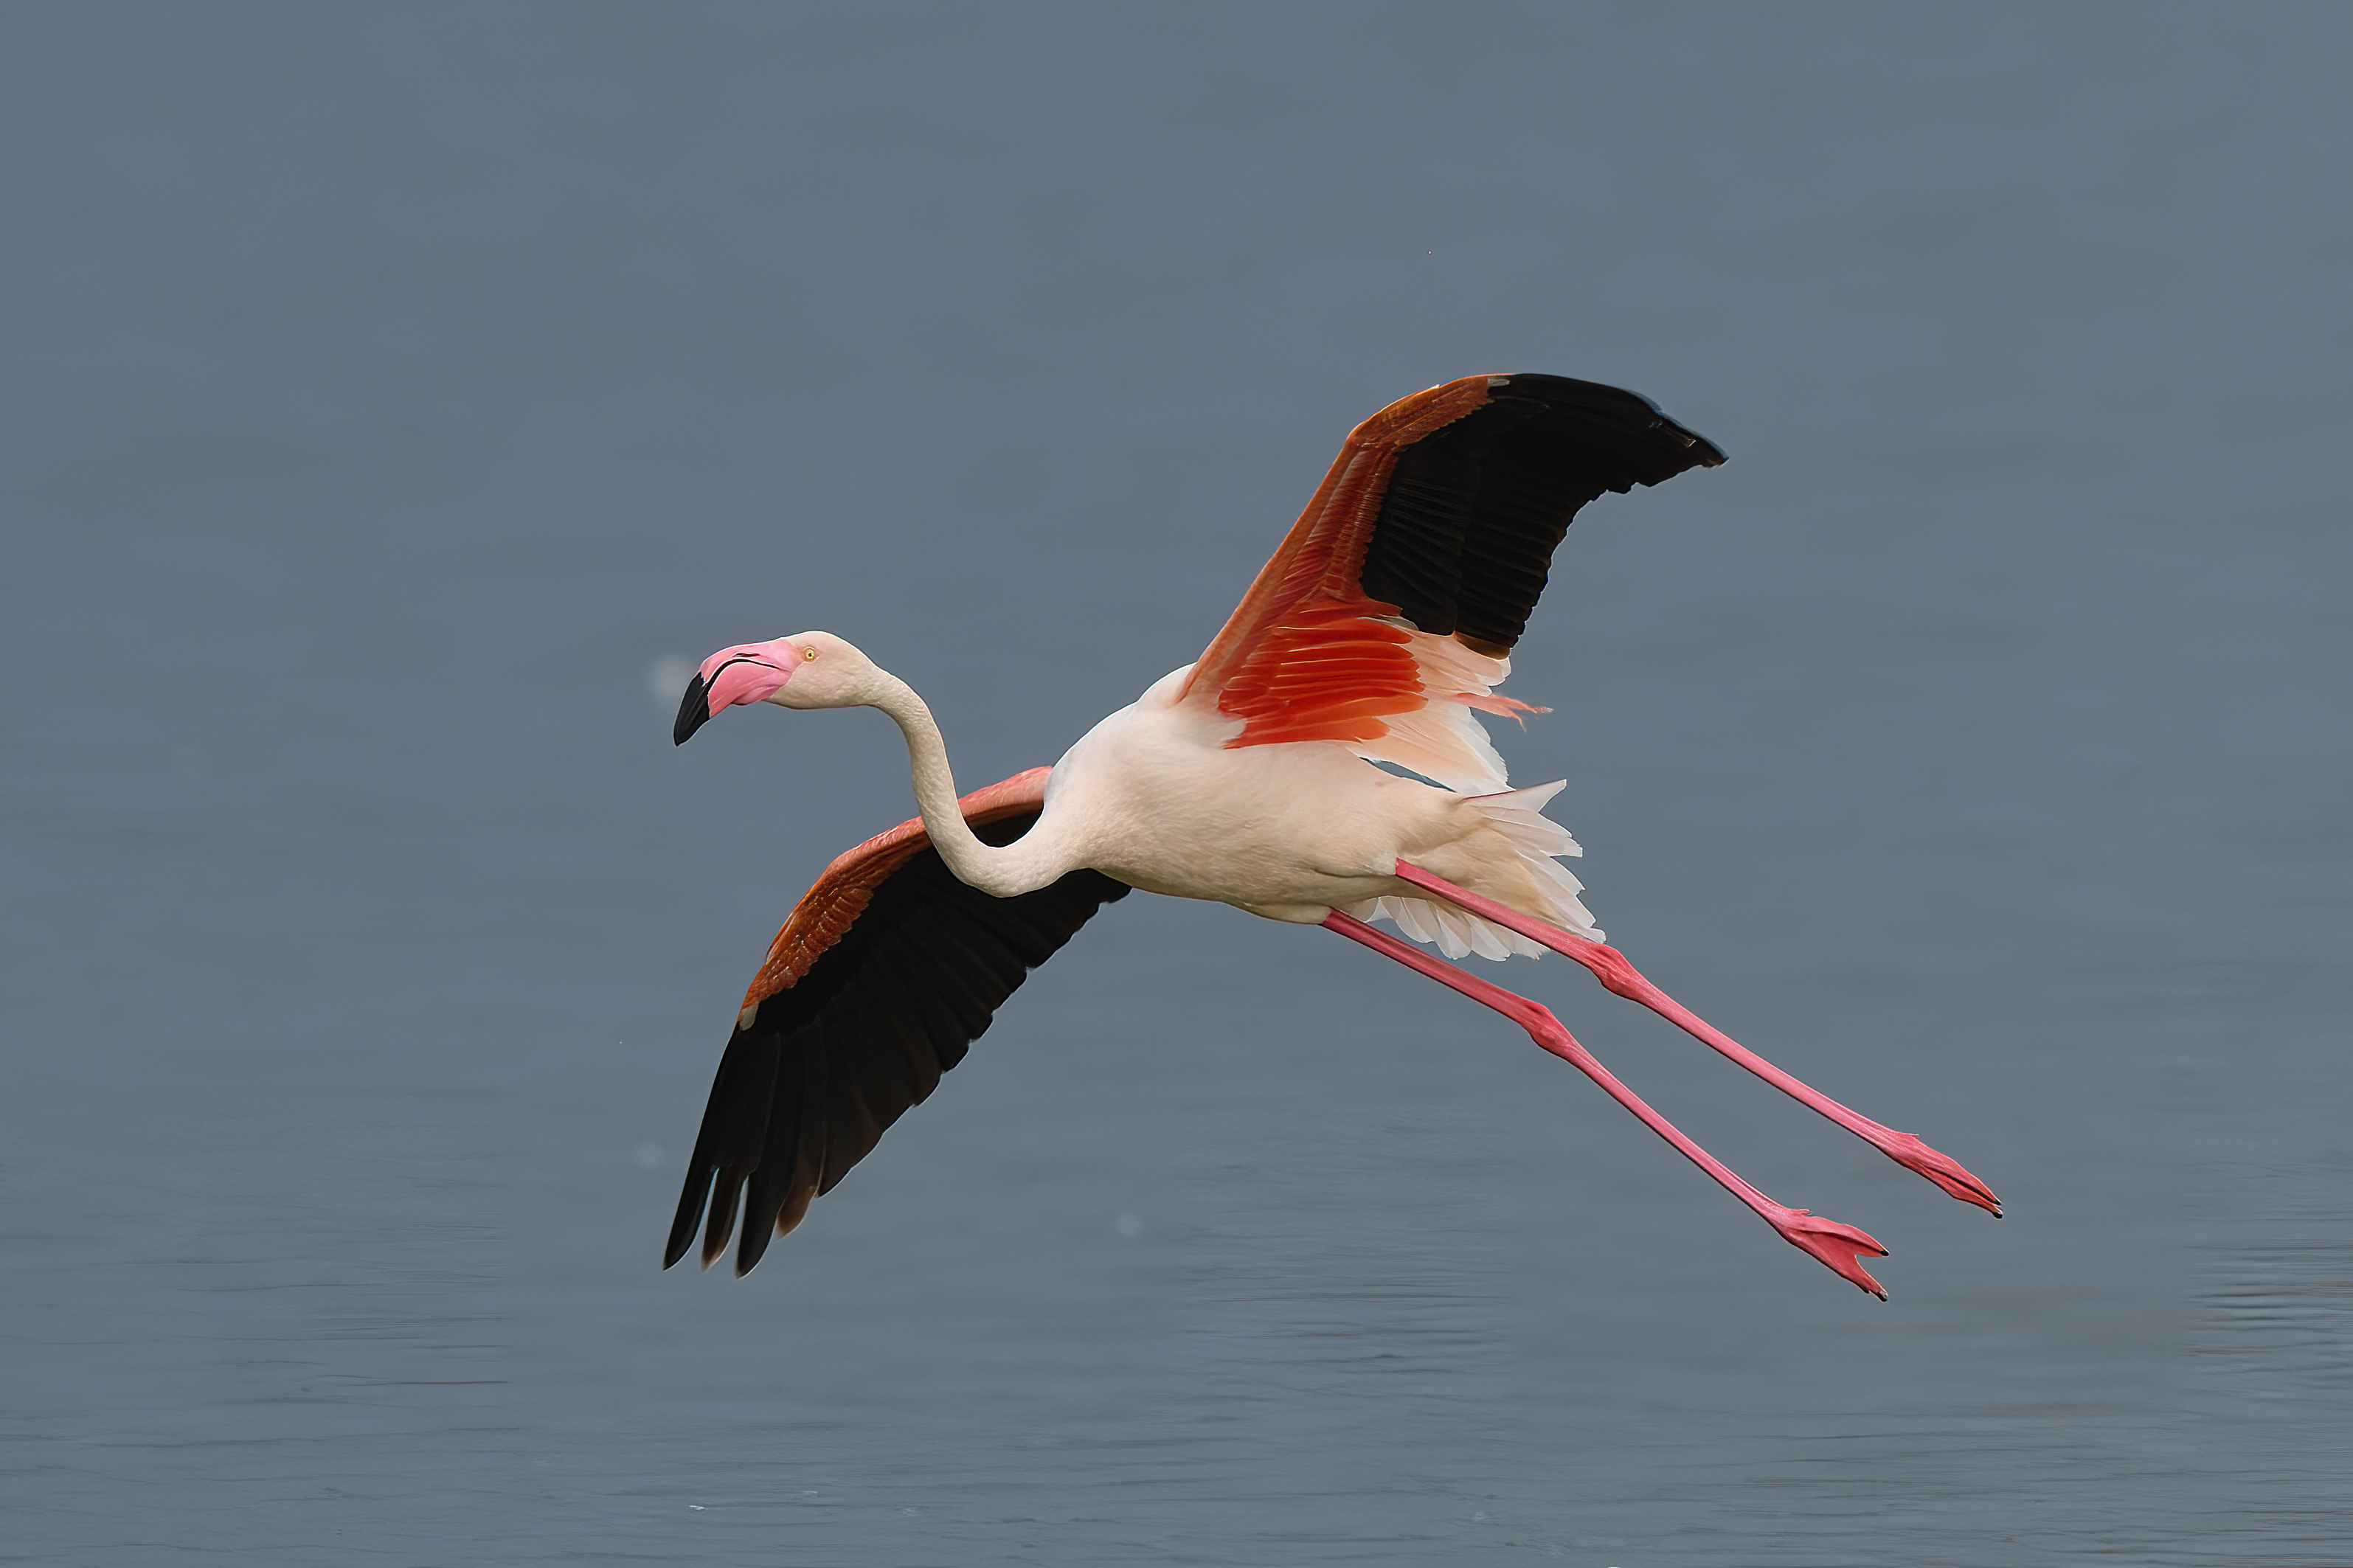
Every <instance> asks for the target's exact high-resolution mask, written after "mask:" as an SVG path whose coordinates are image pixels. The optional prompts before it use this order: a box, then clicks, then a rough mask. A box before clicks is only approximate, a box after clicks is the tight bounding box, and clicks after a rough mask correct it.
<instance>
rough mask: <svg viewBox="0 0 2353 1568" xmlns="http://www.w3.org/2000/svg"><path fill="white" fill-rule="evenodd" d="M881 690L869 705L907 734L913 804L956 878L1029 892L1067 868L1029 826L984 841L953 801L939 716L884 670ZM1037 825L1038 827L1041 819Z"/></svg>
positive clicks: (1004, 892)
mask: <svg viewBox="0 0 2353 1568" xmlns="http://www.w3.org/2000/svg"><path fill="white" fill-rule="evenodd" d="M875 673H876V674H878V675H880V676H881V689H880V690H879V692H878V693H877V694H876V696H875V698H874V700H873V705H874V706H875V707H877V708H880V709H881V710H882V711H883V712H885V713H887V714H889V715H890V716H891V720H892V722H893V723H895V724H897V725H898V726H899V732H900V733H901V734H902V735H904V736H906V738H907V761H908V763H910V764H911V767H912V769H913V774H914V785H915V806H916V809H917V810H919V811H921V812H922V813H923V831H924V832H925V833H927V834H929V835H930V836H931V840H932V847H934V848H935V849H937V850H938V851H939V852H940V858H941V859H943V860H944V861H946V862H947V866H948V869H949V870H951V871H953V872H955V877H956V880H958V881H960V882H963V883H964V884H965V885H966V886H967V887H974V888H978V889H980V890H981V891H982V892H984V893H987V894H990V895H992V896H994V897H996V898H1000V899H1009V898H1011V897H1013V896H1014V895H1015V894H1017V893H1029V892H1035V891H1036V890H1037V889H1039V888H1043V887H1045V886H1047V885H1048V884H1050V883H1051V882H1053V881H1055V880H1056V879H1059V878H1060V876H1061V875H1062V874H1063V873H1064V872H1066V871H1069V870H1071V867H1070V866H1069V865H1066V864H1063V863H1062V859H1061V857H1060V856H1059V855H1058V854H1057V853H1056V852H1055V848H1054V846H1053V844H1052V842H1051V840H1050V838H1049V837H1047V836H1046V835H1044V834H1041V833H1040V832H1039V830H1038V829H1037V828H1032V829H1031V830H1030V831H1029V833H1028V834H1026V835H1024V836H1023V837H1020V838H1018V839H1016V840H1015V841H1014V842H1013V843H1011V844H1008V845H1004V846H998V845H995V844H985V843H983V842H982V841H981V839H980V837H979V835H977V834H976V833H974V832H973V830H972V826H971V825H970V824H969V823H967V822H965V819H964V812H963V811H962V809H960V808H959V807H958V806H957V805H956V787H955V774H954V773H951V772H949V770H948V747H947V742H946V741H944V740H943V739H942V738H941V736H940V726H939V721H937V720H935V719H934V718H933V717H932V710H931V709H929V708H928V707H926V706H924V703H923V699H922V698H921V697H918V696H916V695H915V689H914V688H913V687H912V686H910V685H908V684H907V683H906V682H905V681H903V680H902V679H899V678H898V677H897V676H895V675H892V674H891V673H890V672H889V671H887V670H877V671H876V672H875ZM1039 826H1043V824H1042V823H1041V824H1040V825H1039Z"/></svg>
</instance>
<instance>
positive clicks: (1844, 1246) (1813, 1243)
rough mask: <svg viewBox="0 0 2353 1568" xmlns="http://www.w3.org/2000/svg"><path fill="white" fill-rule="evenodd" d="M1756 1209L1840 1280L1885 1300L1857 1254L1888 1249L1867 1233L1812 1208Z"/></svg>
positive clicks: (1772, 1206) (1883, 1253)
mask: <svg viewBox="0 0 2353 1568" xmlns="http://www.w3.org/2000/svg"><path fill="white" fill-rule="evenodd" d="M1768 1203H1769V1200H1768ZM1757 1213H1758V1214H1760V1215H1763V1216H1764V1218H1765V1223H1766V1224H1767V1225H1769V1226H1772V1227H1773V1228H1774V1229H1775V1230H1778V1231H1779V1232H1780V1233H1781V1239H1782V1240H1784V1241H1786V1242H1788V1244H1789V1245H1790V1246H1792V1247H1796V1248H1797V1249H1798V1250H1799V1251H1800V1252H1803V1253H1807V1254H1809V1255H1810V1256H1811V1257H1812V1258H1814V1259H1815V1261H1817V1262H1819V1263H1820V1264H1821V1265H1822V1266H1823V1267H1824V1268H1828V1269H1829V1270H1830V1271H1831V1273H1833V1274H1835V1275H1837V1276H1838V1277H1839V1278H1840V1279H1844V1280H1848V1281H1850V1282H1851V1283H1852V1284H1854V1285H1857V1286H1859V1287H1861V1288H1862V1289H1865V1290H1868V1291H1870V1292H1871V1293H1872V1294H1873V1295H1874V1296H1876V1297H1878V1298H1879V1299H1880V1300H1883V1301H1884V1300H1887V1290H1886V1289H1885V1287H1883V1286H1882V1285H1881V1284H1880V1283H1879V1281H1878V1280H1876V1279H1873V1278H1872V1277H1871V1271H1870V1270H1869V1269H1867V1268H1864V1267H1863V1266H1862V1261H1861V1258H1860V1255H1861V1254H1862V1253H1866V1252H1867V1253H1869V1254H1870V1255H1871V1256H1872V1257H1873V1258H1884V1257H1886V1256H1887V1248H1885V1247H1882V1246H1880V1245H1879V1243H1877V1242H1876V1241H1873V1239H1872V1238H1871V1237H1870V1236H1869V1235H1868V1234H1866V1233H1865V1232H1863V1231H1861V1230H1858V1229H1856V1228H1855V1227H1854V1226H1851V1225H1841V1224H1840V1223H1839V1222H1838V1221H1837V1220H1834V1219H1824V1218H1823V1217H1822V1216H1821V1215H1818V1214H1816V1213H1814V1212H1813V1211H1812V1210H1811V1209H1793V1208H1788V1207H1785V1206H1783V1205H1780V1204H1769V1206H1767V1207H1765V1208H1760V1209H1757Z"/></svg>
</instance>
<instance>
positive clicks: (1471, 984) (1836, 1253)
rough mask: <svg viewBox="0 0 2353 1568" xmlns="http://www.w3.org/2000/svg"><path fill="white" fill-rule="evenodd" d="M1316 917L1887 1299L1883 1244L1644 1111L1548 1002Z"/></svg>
mask: <svg viewBox="0 0 2353 1568" xmlns="http://www.w3.org/2000/svg"><path fill="white" fill-rule="evenodd" d="M1324 926H1325V928H1326V929H1328V930H1331V931H1338V932H1339V933H1340V934H1341V935H1342V936H1345V937H1346V938H1347V939H1348V940H1349V941H1351V942H1362V943H1364V944H1365V945H1366V947H1369V948H1371V949H1372V950H1373V951H1374V952H1379V953H1386V954H1387V955H1388V956H1389V957H1391V958H1394V959H1396V960H1397V961H1398V963H1402V964H1404V965H1405V966H1406V967H1407V968H1409V969H1414V970H1419V972H1420V973H1424V974H1427V975H1428V976H1430V978H1431V979H1432V980H1435V981H1437V982H1438V983H1439V984H1440V985H1444V986H1446V987H1448V988H1449V989H1451V990H1454V991H1459V992H1461V994H1463V995H1465V996H1468V997H1470V998H1471V999H1472V1001H1474V1002H1479V1003H1483V1004H1484V1005H1487V1006H1490V1007H1493V1009H1494V1010H1495V1011H1496V1012H1498V1013H1501V1014H1502V1015H1504V1016H1505V1017H1506V1018H1509V1019H1511V1020H1512V1022H1514V1023H1515V1024H1517V1025H1518V1026H1520V1027H1521V1028H1523V1029H1525V1030H1526V1031H1527V1032H1528V1037H1529V1038H1530V1039H1533V1040H1534V1041H1535V1043H1536V1044H1537V1045H1539V1046H1542V1047H1544V1048H1545V1049H1546V1050H1547V1051H1550V1052H1551V1053H1552V1054H1553V1055H1554V1056H1556V1057H1558V1058H1560V1059H1561V1060H1563V1061H1565V1062H1567V1063H1568V1064H1569V1066H1571V1067H1573V1068H1576V1069H1577V1071H1579V1072H1581V1073H1583V1074H1584V1075H1585V1076H1586V1077H1588V1078H1589V1079H1592V1080H1593V1081H1594V1082H1595V1083H1598V1084H1599V1085H1600V1086H1601V1089H1602V1091H1603V1092H1604V1093H1606V1094H1608V1095H1609V1098H1610V1099H1612V1100H1616V1101H1617V1102H1618V1103H1619V1104H1620V1105H1622V1106H1624V1107H1625V1108H1626V1109H1627V1110H1630V1111H1632V1112H1633V1113H1634V1114H1635V1115H1636V1116H1639V1117H1641V1119H1642V1124H1643V1125H1644V1126H1646V1127H1648V1128H1649V1129H1650V1130H1651V1131H1653V1132H1655V1133H1657V1134H1658V1135H1659V1136H1660V1137H1662V1138H1663V1139H1665V1140H1666V1141H1667V1142H1669V1143H1671V1144H1672V1145H1674V1148H1675V1151H1676V1152H1678V1153H1680V1154H1681V1155H1683V1158H1684V1159H1686V1160H1689V1161H1690V1162H1691V1163H1693V1164H1694V1165H1697V1166H1698V1167H1699V1168H1700V1169H1701V1170H1703V1171H1705V1172H1706V1173H1708V1174H1709V1175H1711V1176H1713V1177H1715V1180H1716V1181H1717V1182H1718V1183H1719V1184H1722V1186H1723V1187H1724V1189H1725V1191H1726V1192H1728V1193H1730V1194H1732V1195H1733V1196H1734V1197H1736V1198H1738V1199H1739V1200H1740V1201H1741V1202H1742V1203H1744V1204H1746V1205H1748V1206H1749V1207H1750V1208H1752V1209H1755V1210H1756V1211H1757V1215H1759V1216H1760V1217H1762V1218H1763V1219H1764V1221H1765V1223H1766V1224H1767V1225H1769V1226H1772V1227H1773V1228H1774V1229H1775V1230H1776V1231H1778V1233H1779V1234H1780V1237H1781V1239H1782V1240H1784V1241H1787V1242H1788V1244H1789V1245H1790V1246H1792V1247H1797V1248H1798V1249H1799V1251H1801V1252H1805V1253H1808V1254H1810V1255H1811V1256H1812V1257H1813V1258H1816V1259H1818V1260H1820V1262H1821V1263H1822V1264H1824V1265H1826V1266H1827V1267H1828V1268H1830V1269H1831V1271H1832V1272H1834V1273H1836V1274H1837V1275H1839V1276H1840V1277H1841V1279H1847V1280H1850V1281H1852V1283H1854V1284H1856V1285H1859V1286H1861V1287H1862V1289H1865V1290H1868V1291H1870V1292H1871V1293H1872V1294H1873V1295H1874V1296H1876V1297H1878V1298H1879V1299H1880V1300H1883V1301H1884V1300H1887V1292H1886V1291H1885V1290H1884V1289H1882V1288H1881V1286H1880V1283H1879V1281H1878V1280H1876V1279H1873V1278H1872V1277H1871V1274H1870V1272H1869V1271H1868V1270H1867V1269H1865V1268H1863V1266H1862V1262H1861V1260H1860V1256H1859V1255H1861V1254H1862V1253H1866V1252H1867V1253H1869V1254H1870V1255H1871V1256H1872V1257H1873V1258H1884V1257H1886V1256H1887V1249H1886V1248H1885V1247H1882V1246H1880V1245H1879V1243H1877V1242H1876V1241H1873V1239H1872V1238H1871V1237H1869V1236H1866V1235H1865V1234H1864V1233H1862V1231H1860V1230H1857V1229H1856V1228H1855V1227H1854V1226H1851V1225H1841V1224H1840V1223H1839V1222H1838V1221H1836V1220H1833V1219H1824V1218H1822V1217H1821V1216H1820V1215H1816V1214H1814V1213H1812V1212H1811V1211H1810V1210H1807V1209H1793V1208H1789V1207H1788V1206H1787V1205H1782V1204H1777V1203H1775V1202H1774V1201H1773V1200H1772V1199H1771V1198H1768V1197H1767V1196H1766V1195H1765V1194H1763V1193H1760V1192H1758V1191H1757V1189H1756V1188H1755V1187H1752V1186H1750V1185H1749V1184H1747V1183H1746V1182H1745V1181H1742V1180H1741V1179H1740V1177H1739V1176H1737V1175H1736V1174H1735V1173H1733V1171H1732V1169H1731V1167H1730V1166H1728V1165H1726V1164H1725V1163H1724V1162H1723V1161H1721V1160H1719V1159H1717V1158H1716V1157H1715V1155H1713V1154H1711V1153H1709V1152H1707V1151H1706V1150H1704V1149H1703V1148H1701V1147H1700V1146H1699V1145H1698V1144H1696V1143H1694V1142H1692V1141H1691V1140H1690V1139H1689V1138H1687V1137H1685V1136H1684V1135H1683V1132H1682V1131H1679V1130H1677V1128H1676V1127H1675V1125H1674V1123H1672V1122H1671V1121H1668V1120H1667V1119H1666V1118H1665V1117H1663V1116H1662V1115H1660V1114H1659V1113H1658V1112H1657V1111H1655V1110H1651V1108H1650V1107H1649V1106H1648V1105H1646V1104H1644V1103H1643V1101H1642V1098H1641V1096H1640V1095H1638V1094H1636V1093H1635V1092H1634V1091H1633V1090H1632V1089H1628V1088H1627V1087H1626V1086H1625V1085H1624V1084H1622V1083H1620V1082H1619V1081H1618V1079H1617V1078H1616V1077H1615V1076H1614V1075H1612V1074H1611V1072H1610V1071H1609V1068H1605V1067H1603V1066H1602V1065H1601V1064H1600V1063H1599V1061H1597V1060H1595V1059H1594V1057H1593V1053H1592V1052H1590V1051H1588V1050H1587V1049H1586V1048H1585V1047H1583V1046H1580V1045H1578V1044H1577V1038H1576V1037H1575V1036H1573V1035H1571V1034H1570V1033H1569V1032H1568V1030H1567V1029H1566V1028H1565V1027H1563V1026H1562V1025H1561V1021H1560V1020H1559V1019H1558V1018H1556V1017H1554V1016H1553V1015H1552V1011H1551V1009H1549V1008H1547V1007H1545V1006H1543V1005H1540V1004H1537V1003H1535V1002H1531V1001H1529V1000H1528V999H1527V998H1526V997H1525V996H1522V995H1519V994H1516V993H1514V992H1511V991H1506V990H1504V988H1503V987H1502V986H1500V985H1496V984H1491V983H1489V982H1487V981H1484V980H1481V979H1479V978H1478V977H1477V976H1475V975H1472V974H1469V973H1465V972H1464V971H1462V970H1460V969H1457V968H1455V967H1454V966H1453V965H1452V964H1451V963H1445V962H1444V961H1442V960H1440V959H1439V958H1436V957H1434V956H1432V955H1431V954H1430V953H1427V952H1423V951H1422V950H1421V949H1420V948H1418V947H1415V946H1414V945H1413V944H1412V943H1410V942H1405V941H1402V940H1400V939H1399V938H1397V937H1393V936H1391V935H1389V934H1388V932H1387V931H1376V930H1374V929H1373V928H1372V927H1371V926H1368V925H1366V923H1365V922H1364V921H1360V920H1357V919H1356V917H1355V916H1353V915H1345V914H1342V913H1341V912H1340V911H1339V910H1333V911H1332V912H1331V913H1330V914H1329V915H1326V916H1325V917H1324Z"/></svg>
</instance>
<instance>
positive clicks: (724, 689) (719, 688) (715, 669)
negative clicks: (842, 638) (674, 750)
mask: <svg viewBox="0 0 2353 1568" xmlns="http://www.w3.org/2000/svg"><path fill="white" fill-rule="evenodd" d="M799 667H800V650H799V649H797V648H794V647H787V646H786V644H785V643H784V642H783V641H782V640H781V639H780V640H778V641H776V642H751V643H738V644H736V645H735V646H734V647H723V648H721V649H720V650H719V651H718V652H717V653H714V654H712V656H711V657H710V658H706V659H704V660H703V661H702V669H700V670H698V671H697V672H696V673H695V677H694V679H692V680H691V681H689V682H687V686H686V696H685V698H684V699H683V700H681V702H680V703H679V705H678V721H677V722H676V723H675V724H673V725H671V726H670V742H671V743H672V744H673V745H680V746H683V745H684V744H686V738H687V737H688V736H689V735H691V734H693V733H694V732H695V731H697V730H700V729H702V727H703V726H704V725H705V724H707V723H709V722H710V721H711V716H712V714H713V713H716V712H718V711H719V710H721V709H723V708H733V707H734V706H735V705H736V704H738V703H742V702H757V701H760V700H763V699H764V698H767V697H771V696H774V695H775V694H776V692H777V691H779V690H781V689H783V688H784V684H785V682H786V681H787V680H790V679H792V678H793V671H794V670H795V669H797V668H799Z"/></svg>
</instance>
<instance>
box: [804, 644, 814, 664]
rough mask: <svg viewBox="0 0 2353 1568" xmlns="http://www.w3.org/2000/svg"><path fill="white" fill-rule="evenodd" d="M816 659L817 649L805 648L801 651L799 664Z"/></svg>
mask: <svg viewBox="0 0 2353 1568" xmlns="http://www.w3.org/2000/svg"><path fill="white" fill-rule="evenodd" d="M816 657H817V649H815V648H813V647H805V648H803V649H801V662H802V663H803V664H807V662H808V661H809V660H810V659H813V658H816Z"/></svg>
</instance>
